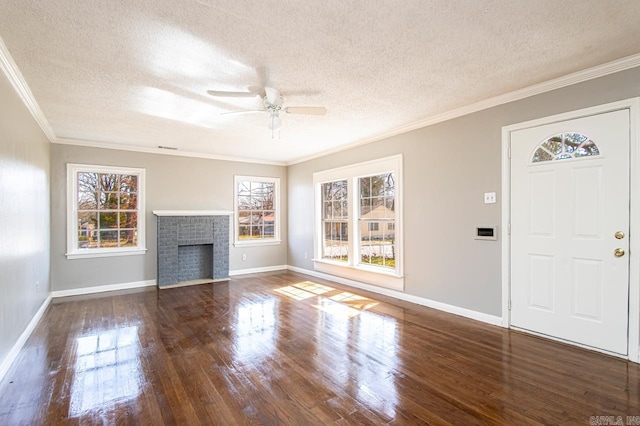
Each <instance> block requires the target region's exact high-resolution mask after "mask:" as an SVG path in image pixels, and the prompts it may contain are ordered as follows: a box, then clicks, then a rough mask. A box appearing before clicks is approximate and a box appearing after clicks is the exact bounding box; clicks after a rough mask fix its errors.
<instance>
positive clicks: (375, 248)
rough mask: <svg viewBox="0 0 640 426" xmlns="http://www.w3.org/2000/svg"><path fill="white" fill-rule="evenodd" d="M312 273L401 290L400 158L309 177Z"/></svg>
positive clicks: (327, 171) (396, 157) (361, 164)
mask: <svg viewBox="0 0 640 426" xmlns="http://www.w3.org/2000/svg"><path fill="white" fill-rule="evenodd" d="M314 188H315V193H316V208H315V211H316V232H315V253H314V259H315V263H314V267H315V269H316V270H319V271H321V272H327V273H331V274H334V275H338V276H343V277H346V278H351V279H356V280H359V281H362V282H366V283H371V284H376V285H380V286H383V287H388V288H392V289H396V290H403V289H404V278H403V259H402V232H401V229H402V196H401V194H402V192H401V189H402V156H401V155H396V156H393V157H387V158H382V159H379V160H374V161H369V162H366V163H359V164H354V165H352V166H346V167H341V168H339V169H332V170H326V171H322V172H317V173H314Z"/></svg>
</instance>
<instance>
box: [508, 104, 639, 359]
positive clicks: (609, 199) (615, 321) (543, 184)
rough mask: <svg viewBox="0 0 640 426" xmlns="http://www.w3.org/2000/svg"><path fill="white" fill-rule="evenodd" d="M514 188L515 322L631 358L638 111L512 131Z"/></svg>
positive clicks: (513, 276)
mask: <svg viewBox="0 0 640 426" xmlns="http://www.w3.org/2000/svg"><path fill="white" fill-rule="evenodd" d="M511 191H512V193H511V302H512V310H511V325H513V326H515V327H519V328H523V329H527V330H531V331H534V332H537V333H542V334H546V335H549V336H552V337H557V338H561V339H565V340H568V341H572V342H576V343H580V344H584V345H588V346H593V347H595V348H599V349H604V350H607V351H611V352H615V353H619V354H626V353H627V342H628V335H627V326H628V289H629V287H628V286H629V282H628V281H629V260H628V249H629V241H628V235H629V111H628V110H620V111H614V112H609V113H605V114H599V115H595V116H590V117H584V118H579V119H575V120H569V121H564V122H558V123H553V124H548V125H543V126H538V127H533V128H529V129H523V130H518V131H514V132H512V133H511ZM617 231H622V232H624V234H625V237H624V238H623V239H616V238H615V237H614V234H615V233H616V232H617ZM616 248H619V249H622V250H624V251H625V254H624V255H623V256H621V257H616V256H615V255H614V250H615V249H616Z"/></svg>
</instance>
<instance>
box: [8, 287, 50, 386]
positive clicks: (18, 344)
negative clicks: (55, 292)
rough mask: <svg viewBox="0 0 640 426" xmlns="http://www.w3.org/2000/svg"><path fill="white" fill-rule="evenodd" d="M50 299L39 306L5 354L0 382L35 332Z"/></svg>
mask: <svg viewBox="0 0 640 426" xmlns="http://www.w3.org/2000/svg"><path fill="white" fill-rule="evenodd" d="M51 299H52V297H51V294H49V296H48V297H47V298H46V300H45V301H44V302H43V303H42V305H41V306H40V309H38V312H36V314H35V315H34V316H33V318H31V321H29V325H27V328H25V329H24V331H23V332H22V334H21V335H20V337H18V340H17V341H16V343H15V344H14V345H13V347H12V348H11V350H10V351H9V353H8V354H7V356H5V357H4V359H3V360H2V362H1V363H0V381H2V379H3V378H4V376H5V375H6V374H7V371H9V368H10V367H11V364H13V361H15V360H16V357H17V356H18V353H20V349H22V347H23V346H24V344H25V342H26V341H27V339H28V338H29V336H31V333H33V330H35V328H36V326H37V325H38V322H39V321H40V318H42V316H43V315H44V311H46V310H47V307H48V306H49V303H51Z"/></svg>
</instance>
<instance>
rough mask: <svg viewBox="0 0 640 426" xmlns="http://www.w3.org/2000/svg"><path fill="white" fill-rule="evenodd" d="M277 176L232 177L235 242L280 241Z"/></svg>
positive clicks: (263, 242) (245, 243)
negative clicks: (234, 201) (233, 184)
mask: <svg viewBox="0 0 640 426" xmlns="http://www.w3.org/2000/svg"><path fill="white" fill-rule="evenodd" d="M279 195H280V179H279V178H267V177H250V176H236V177H235V200H236V203H235V217H236V221H235V222H236V226H235V229H236V232H235V234H236V239H235V244H236V245H259V244H279V243H280V208H279Z"/></svg>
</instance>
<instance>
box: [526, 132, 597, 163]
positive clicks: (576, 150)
mask: <svg viewBox="0 0 640 426" xmlns="http://www.w3.org/2000/svg"><path fill="white" fill-rule="evenodd" d="M594 155H600V150H598V147H597V146H596V144H595V142H593V141H592V140H591V139H589V137H588V136H585V135H583V134H581V133H573V132H569V133H560V134H557V135H554V136H551V137H550V138H549V139H547V140H545V141H544V142H542V143H541V144H540V145H539V146H538V149H536V151H535V152H534V153H533V158H532V159H531V162H532V163H541V162H545V161H552V160H566V159H569V158H580V157H591V156H594Z"/></svg>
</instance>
